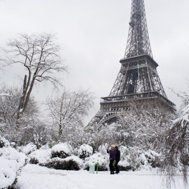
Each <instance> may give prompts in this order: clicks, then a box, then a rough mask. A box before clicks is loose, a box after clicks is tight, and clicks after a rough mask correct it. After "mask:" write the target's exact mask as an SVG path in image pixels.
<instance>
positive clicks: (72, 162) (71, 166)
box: [45, 155, 83, 170]
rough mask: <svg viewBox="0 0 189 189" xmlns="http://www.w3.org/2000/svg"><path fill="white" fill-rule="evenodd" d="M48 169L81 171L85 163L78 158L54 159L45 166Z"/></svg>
mask: <svg viewBox="0 0 189 189" xmlns="http://www.w3.org/2000/svg"><path fill="white" fill-rule="evenodd" d="M45 166H46V167H48V168H54V169H61V170H80V169H81V168H82V167H83V161H82V159H80V158H79V157H77V156H74V155H72V156H70V157H67V158H65V159H61V158H58V157H56V158H52V159H51V160H50V161H49V162H48V163H46V164H45Z"/></svg>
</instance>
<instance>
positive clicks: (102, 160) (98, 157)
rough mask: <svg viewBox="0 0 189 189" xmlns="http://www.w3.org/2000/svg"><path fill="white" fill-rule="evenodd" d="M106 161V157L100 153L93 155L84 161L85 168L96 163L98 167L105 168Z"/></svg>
mask: <svg viewBox="0 0 189 189" xmlns="http://www.w3.org/2000/svg"><path fill="white" fill-rule="evenodd" d="M108 159H109V157H108V155H106V156H104V155H102V154H101V153H95V154H93V155H92V156H90V157H88V158H86V159H85V168H86V167H89V166H90V165H93V164H96V163H98V165H99V166H103V167H107V165H108Z"/></svg>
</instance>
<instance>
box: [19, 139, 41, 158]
mask: <svg viewBox="0 0 189 189" xmlns="http://www.w3.org/2000/svg"><path fill="white" fill-rule="evenodd" d="M20 149H21V151H22V152H23V153H24V154H26V155H29V154H31V153H32V152H34V151H35V150H37V146H36V145H35V144H33V143H32V142H31V143H29V144H27V145H26V146H22V147H21V148H20Z"/></svg>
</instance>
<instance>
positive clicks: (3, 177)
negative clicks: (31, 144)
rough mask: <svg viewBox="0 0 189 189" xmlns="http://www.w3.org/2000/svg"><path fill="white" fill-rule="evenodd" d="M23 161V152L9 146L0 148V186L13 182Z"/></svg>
mask: <svg viewBox="0 0 189 189" xmlns="http://www.w3.org/2000/svg"><path fill="white" fill-rule="evenodd" d="M25 162H26V156H25V154H23V153H19V152H18V151H17V150H15V149H14V148H12V147H10V146H7V147H3V148H0V188H8V187H9V186H11V185H12V184H13V183H14V182H15V180H16V176H17V172H18V171H19V170H20V169H21V168H22V167H23V166H24V165H25Z"/></svg>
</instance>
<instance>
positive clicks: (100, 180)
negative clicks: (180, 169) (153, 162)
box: [17, 165, 185, 189]
mask: <svg viewBox="0 0 189 189" xmlns="http://www.w3.org/2000/svg"><path fill="white" fill-rule="evenodd" d="M164 180H165V177H163V176H162V175H161V174H158V173H157V172H156V171H135V172H133V171H129V172H120V174H119V175H110V173H109V171H104V172H99V173H98V174H90V173H89V172H87V171H63V170H54V169H48V168H45V167H40V166H37V165H27V166H26V167H25V168H24V170H23V172H22V174H21V176H20V177H19V178H18V185H17V186H18V188H20V189H106V188H108V189H116V188H117V189H167V187H166V185H165V182H164ZM171 189H185V187H184V184H183V182H182V177H181V176H177V177H176V178H175V183H173V185H172V187H171Z"/></svg>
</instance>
